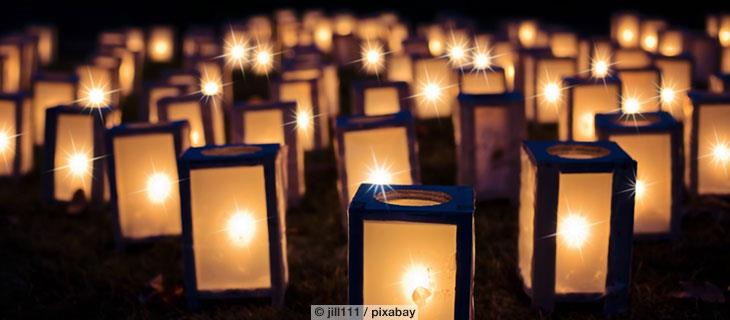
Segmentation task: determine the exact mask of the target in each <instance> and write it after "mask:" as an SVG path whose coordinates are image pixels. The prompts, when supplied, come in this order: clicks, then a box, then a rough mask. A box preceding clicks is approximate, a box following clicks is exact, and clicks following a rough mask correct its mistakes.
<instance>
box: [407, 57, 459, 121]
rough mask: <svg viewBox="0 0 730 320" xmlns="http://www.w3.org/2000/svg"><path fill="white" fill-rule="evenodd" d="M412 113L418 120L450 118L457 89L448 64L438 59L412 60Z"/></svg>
mask: <svg viewBox="0 0 730 320" xmlns="http://www.w3.org/2000/svg"><path fill="white" fill-rule="evenodd" d="M413 70H414V71H413V87H412V88H411V92H413V93H414V95H415V101H414V112H415V114H416V116H417V117H418V118H419V119H433V118H440V117H449V116H451V108H452V107H453V105H454V104H455V103H456V95H457V93H458V88H457V87H456V86H455V85H454V84H455V83H456V81H457V80H456V79H454V76H453V72H452V70H451V67H450V66H449V62H448V61H447V60H444V59H439V58H417V59H414V60H413Z"/></svg>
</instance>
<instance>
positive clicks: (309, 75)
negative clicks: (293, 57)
mask: <svg viewBox="0 0 730 320" xmlns="http://www.w3.org/2000/svg"><path fill="white" fill-rule="evenodd" d="M313 60H314V61H295V62H293V63H291V64H288V65H287V66H285V67H284V68H283V70H282V72H281V78H282V79H283V80H290V81H293V80H316V81H317V94H318V95H319V99H318V100H319V102H320V110H321V112H323V113H325V114H326V115H327V117H329V118H330V119H333V118H335V117H337V115H339V114H340V79H339V77H338V75H337V65H335V64H333V63H325V62H323V61H322V60H323V59H322V56H321V54H320V53H319V52H318V53H317V54H316V57H315V58H313Z"/></svg>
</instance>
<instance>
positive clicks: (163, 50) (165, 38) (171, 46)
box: [147, 26, 175, 63]
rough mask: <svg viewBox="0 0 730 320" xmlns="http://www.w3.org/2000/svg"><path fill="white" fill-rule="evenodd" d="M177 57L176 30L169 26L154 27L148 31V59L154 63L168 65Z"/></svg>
mask: <svg viewBox="0 0 730 320" xmlns="http://www.w3.org/2000/svg"><path fill="white" fill-rule="evenodd" d="M174 56H175V30H174V29H173V28H172V27H169V26H154V27H152V28H150V29H149V31H148V38H147V57H148V58H149V59H150V61H152V62H158V63H168V62H171V61H172V59H173V58H174Z"/></svg>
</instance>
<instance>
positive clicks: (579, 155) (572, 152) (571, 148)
mask: <svg viewBox="0 0 730 320" xmlns="http://www.w3.org/2000/svg"><path fill="white" fill-rule="evenodd" d="M547 152H548V153H549V154H550V155H553V156H556V157H560V158H566V159H598V158H603V157H605V156H607V155H608V154H609V153H611V152H610V151H609V150H608V149H606V148H603V147H599V146H589V145H570V144H558V145H554V146H552V147H549V148H548V149H547Z"/></svg>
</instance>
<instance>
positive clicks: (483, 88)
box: [461, 70, 507, 94]
mask: <svg viewBox="0 0 730 320" xmlns="http://www.w3.org/2000/svg"><path fill="white" fill-rule="evenodd" d="M506 91H507V89H506V84H505V80H504V76H503V74H502V72H501V70H500V71H489V70H486V71H476V72H465V73H464V74H463V75H462V76H461V93H466V94H497V93H504V92H506Z"/></svg>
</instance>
